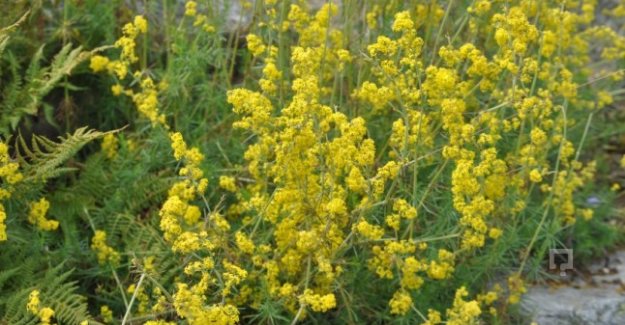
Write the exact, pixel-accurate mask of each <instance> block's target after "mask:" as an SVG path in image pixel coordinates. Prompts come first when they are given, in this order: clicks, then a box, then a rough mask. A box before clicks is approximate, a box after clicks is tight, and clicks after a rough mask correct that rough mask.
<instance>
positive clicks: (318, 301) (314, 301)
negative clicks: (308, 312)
mask: <svg viewBox="0 0 625 325" xmlns="http://www.w3.org/2000/svg"><path fill="white" fill-rule="evenodd" d="M299 301H300V304H305V305H308V306H310V308H311V309H312V310H313V311H317V312H326V311H328V310H330V309H332V308H334V307H336V298H335V297H334V294H332V293H329V294H325V295H320V294H315V293H314V292H313V291H312V290H311V289H306V290H304V294H302V295H301V296H300V297H299Z"/></svg>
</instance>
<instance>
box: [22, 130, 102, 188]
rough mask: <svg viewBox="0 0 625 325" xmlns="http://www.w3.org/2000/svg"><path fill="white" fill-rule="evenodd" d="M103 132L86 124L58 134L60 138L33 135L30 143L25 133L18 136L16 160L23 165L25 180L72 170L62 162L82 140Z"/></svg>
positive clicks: (77, 148) (91, 138)
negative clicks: (74, 129)
mask: <svg viewBox="0 0 625 325" xmlns="http://www.w3.org/2000/svg"><path fill="white" fill-rule="evenodd" d="M105 134H106V133H104V132H99V131H96V130H93V129H89V128H87V127H82V128H79V129H77V130H76V131H74V133H73V134H68V135H66V136H65V137H59V142H54V141H52V140H50V139H48V138H46V137H42V136H37V135H33V138H32V141H31V145H30V146H29V145H28V144H27V143H26V140H25V139H24V137H22V136H19V137H18V140H17V141H16V142H17V145H16V147H18V150H16V151H17V160H18V161H19V163H20V166H22V168H23V174H24V176H25V177H24V182H23V183H24V184H29V183H33V182H40V181H45V180H47V179H49V178H53V177H57V176H59V175H60V174H62V173H65V172H68V171H72V170H75V168H71V167H61V165H62V164H63V163H64V162H65V161H67V160H68V159H70V158H71V157H72V156H74V155H75V154H76V152H78V150H80V149H81V148H82V147H83V146H84V145H85V144H87V143H89V142H90V141H93V140H95V139H98V138H100V137H102V136H104V135H105Z"/></svg>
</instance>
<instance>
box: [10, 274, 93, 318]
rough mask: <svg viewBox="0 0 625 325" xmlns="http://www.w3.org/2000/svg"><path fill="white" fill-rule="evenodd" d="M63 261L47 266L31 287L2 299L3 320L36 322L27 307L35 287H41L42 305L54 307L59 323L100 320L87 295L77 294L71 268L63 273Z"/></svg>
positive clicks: (39, 288) (38, 288) (37, 288)
mask: <svg viewBox="0 0 625 325" xmlns="http://www.w3.org/2000/svg"><path fill="white" fill-rule="evenodd" d="M63 266H64V265H63V264H59V265H57V266H55V267H53V268H50V269H48V270H47V271H46V272H45V273H44V274H42V276H41V277H40V278H39V279H33V283H30V284H29V286H28V287H23V289H21V290H18V291H17V292H14V293H13V294H12V295H10V296H9V297H8V298H5V297H6V296H3V297H2V298H5V299H3V300H0V310H2V307H3V306H4V307H5V315H4V317H3V318H2V319H1V320H0V322H1V323H7V324H36V323H37V320H36V318H35V317H34V316H33V315H32V314H30V312H29V311H28V310H26V304H27V303H28V295H29V294H30V292H31V291H32V290H35V289H36V290H39V291H40V297H41V304H42V306H47V307H50V308H52V309H53V310H54V312H55V315H54V318H55V319H56V321H57V322H58V323H59V324H70V325H71V324H80V322H82V321H84V320H89V323H90V324H97V322H95V321H93V320H92V317H91V315H90V314H89V312H88V310H87V303H86V298H85V297H83V296H81V295H79V294H77V293H76V292H77V291H78V286H77V285H76V282H75V281H68V279H69V277H70V276H71V274H72V270H70V271H66V272H63V273H61V270H62V269H63Z"/></svg>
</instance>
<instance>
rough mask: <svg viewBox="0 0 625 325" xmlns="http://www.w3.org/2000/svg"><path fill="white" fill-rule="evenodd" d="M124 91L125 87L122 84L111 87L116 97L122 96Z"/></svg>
mask: <svg viewBox="0 0 625 325" xmlns="http://www.w3.org/2000/svg"><path fill="white" fill-rule="evenodd" d="M123 91H124V87H122V86H121V85H120V84H114V85H113V86H111V92H112V93H113V95H114V96H119V95H121V94H122V92H123Z"/></svg>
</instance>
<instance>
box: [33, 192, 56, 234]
mask: <svg viewBox="0 0 625 325" xmlns="http://www.w3.org/2000/svg"><path fill="white" fill-rule="evenodd" d="M49 208H50V202H48V200H46V199H45V198H41V199H40V200H39V201H37V202H31V203H30V212H29V213H28V222H30V223H31V224H33V225H37V228H39V229H41V230H43V231H52V230H56V229H57V228H58V227H59V222H58V221H56V220H49V219H46V214H47V213H48V209H49Z"/></svg>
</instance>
